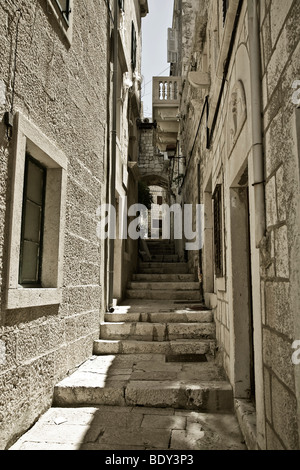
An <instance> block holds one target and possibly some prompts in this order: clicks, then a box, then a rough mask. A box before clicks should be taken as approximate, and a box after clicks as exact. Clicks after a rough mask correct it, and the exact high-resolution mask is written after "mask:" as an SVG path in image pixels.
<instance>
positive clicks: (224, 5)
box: [222, 0, 229, 26]
mask: <svg viewBox="0 0 300 470" xmlns="http://www.w3.org/2000/svg"><path fill="white" fill-rule="evenodd" d="M228 8H229V0H223V2H222V9H223V26H225V22H226V17H227V12H228Z"/></svg>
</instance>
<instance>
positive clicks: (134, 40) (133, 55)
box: [131, 21, 137, 72]
mask: <svg viewBox="0 0 300 470" xmlns="http://www.w3.org/2000/svg"><path fill="white" fill-rule="evenodd" d="M136 66H137V34H136V29H135V25H134V22H133V21H132V23H131V68H132V71H133V72H134V71H135V69H136Z"/></svg>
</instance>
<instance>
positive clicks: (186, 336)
mask: <svg viewBox="0 0 300 470" xmlns="http://www.w3.org/2000/svg"><path fill="white" fill-rule="evenodd" d="M149 249H150V253H151V261H149V262H143V261H141V262H140V264H139V272H138V273H137V274H136V275H135V276H134V277H133V279H132V282H131V283H130V284H129V285H128V289H127V299H126V301H125V302H123V303H122V304H121V305H120V306H118V307H116V309H115V311H114V312H112V313H107V314H106V315H105V322H104V323H103V324H102V325H101V337H100V339H99V340H96V341H95V342H94V351H93V353H94V355H93V357H92V358H90V359H89V360H88V361H86V362H85V363H84V364H83V365H81V366H80V367H79V368H78V369H77V370H76V371H75V372H74V373H73V374H72V375H71V376H69V377H67V378H66V379H64V380H63V381H62V382H60V383H59V384H57V385H56V387H55V390H54V405H55V406H60V407H63V406H99V405H109V406H143V407H152V408H175V409H186V410H198V411H203V412H220V411H222V412H230V411H232V409H233V396H232V389H231V386H230V385H229V383H228V381H227V380H226V377H225V375H224V372H223V370H222V369H221V368H220V367H219V366H218V365H217V364H216V362H215V359H214V356H215V346H216V341H215V323H214V321H213V314H212V312H211V311H209V310H207V309H206V308H205V307H204V306H203V305H202V303H201V295H200V290H199V283H197V282H195V279H194V277H193V275H192V274H190V273H189V272H188V266H187V264H186V263H182V262H179V260H178V257H177V255H176V254H175V252H174V245H173V244H171V243H167V242H160V243H159V242H152V244H151V243H150V244H149Z"/></svg>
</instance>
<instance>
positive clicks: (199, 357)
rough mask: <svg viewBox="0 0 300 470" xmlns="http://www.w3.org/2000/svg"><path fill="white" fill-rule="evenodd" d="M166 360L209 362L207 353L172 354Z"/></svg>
mask: <svg viewBox="0 0 300 470" xmlns="http://www.w3.org/2000/svg"><path fill="white" fill-rule="evenodd" d="M166 362H185V363H187V362H208V361H207V358H206V355H205V354H170V355H167V356H166Z"/></svg>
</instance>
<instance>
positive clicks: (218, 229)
mask: <svg viewBox="0 0 300 470" xmlns="http://www.w3.org/2000/svg"><path fill="white" fill-rule="evenodd" d="M213 200H214V250H215V272H216V276H217V277H223V241H222V226H223V224H222V186H221V185H220V184H218V185H217V186H216V189H215V192H214V195H213Z"/></svg>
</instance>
